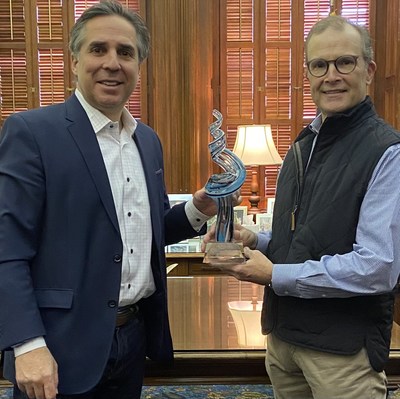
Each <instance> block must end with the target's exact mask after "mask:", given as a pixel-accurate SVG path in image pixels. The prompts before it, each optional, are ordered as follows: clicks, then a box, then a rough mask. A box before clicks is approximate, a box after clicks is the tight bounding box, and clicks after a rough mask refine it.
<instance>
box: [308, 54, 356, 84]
mask: <svg viewBox="0 0 400 399" xmlns="http://www.w3.org/2000/svg"><path fill="white" fill-rule="evenodd" d="M358 58H359V56H357V55H342V56H341V57H338V58H336V60H324V59H323V58H314V59H313V60H311V61H308V62H307V68H308V72H310V74H311V75H312V76H314V77H316V78H320V77H322V76H324V75H325V74H326V73H327V72H328V69H329V64H331V63H333V65H335V68H336V70H337V71H338V72H340V73H342V74H344V75H346V74H348V73H351V72H353V71H354V70H355V69H356V66H357V59H358Z"/></svg>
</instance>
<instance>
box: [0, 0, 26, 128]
mask: <svg viewBox="0 0 400 399" xmlns="http://www.w3.org/2000/svg"><path fill="white" fill-rule="evenodd" d="M0 26H1V28H0V99H1V103H0V126H1V124H2V122H3V121H4V119H5V118H6V117H7V116H9V115H10V114H12V113H14V112H17V111H23V110H26V109H27V108H28V105H29V99H28V92H27V87H28V76H27V75H28V71H27V54H26V43H25V38H26V33H25V27H26V19H25V13H24V1H23V0H2V1H1V2H0Z"/></svg>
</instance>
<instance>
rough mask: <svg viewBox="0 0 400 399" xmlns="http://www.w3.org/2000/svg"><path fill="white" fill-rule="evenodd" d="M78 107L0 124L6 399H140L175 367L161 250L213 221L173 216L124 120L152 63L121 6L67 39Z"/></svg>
mask: <svg viewBox="0 0 400 399" xmlns="http://www.w3.org/2000/svg"><path fill="white" fill-rule="evenodd" d="M70 49H71V52H72V59H73V64H72V70H73V72H74V75H75V77H76V81H77V89H76V92H75V94H74V95H73V96H72V97H71V98H70V99H68V100H67V101H66V102H65V103H63V104H58V105H53V106H49V107H45V108H41V109H36V110H31V111H27V112H21V113H17V114H15V115H12V116H10V117H9V118H8V119H7V120H6V122H5V124H4V127H3V130H2V133H1V138H0V274H1V279H0V300H1V307H0V349H2V350H3V351H4V352H3V355H4V375H5V377H6V378H8V379H10V380H11V381H12V382H13V383H14V398H27V397H28V398H37V399H54V398H56V397H57V398H81V399H95V398H96V399H99V398H102V399H105V398H107V399H125V398H129V399H135V398H140V393H141V387H142V381H143V373H144V361H145V357H146V356H148V357H150V358H152V359H155V360H160V361H169V360H171V359H172V356H173V351H172V343H171V336H170V330H169V324H168V315H167V295H166V262H165V253H164V247H165V245H168V244H171V243H174V242H178V241H180V240H182V239H184V238H188V237H193V236H196V235H198V234H199V233H203V232H204V222H205V221H206V220H207V219H208V218H209V217H210V216H212V215H214V214H215V213H216V205H215V203H214V201H213V200H212V199H210V198H209V197H207V196H206V195H205V192H204V190H203V189H202V190H199V191H198V192H196V193H195V194H194V196H193V200H192V201H189V202H187V203H184V204H180V205H177V206H175V207H173V208H172V209H170V206H169V202H168V197H167V194H166V190H165V186H164V176H163V174H164V166H163V155H162V148H161V144H160V141H159V139H158V137H157V135H156V134H155V132H154V131H153V130H152V129H151V128H150V127H148V126H146V125H144V124H143V123H141V122H139V121H137V120H135V119H134V118H133V117H132V116H131V115H130V114H129V112H128V111H127V110H126V109H125V108H124V106H125V103H126V101H127V100H128V98H129V96H130V95H131V93H132V91H133V90H134V89H135V87H136V83H137V81H138V76H139V68H140V64H141V63H142V62H143V61H144V60H145V58H146V57H147V55H148V51H149V33H148V30H147V28H146V26H145V24H144V23H143V21H142V20H141V19H140V17H139V16H138V15H137V14H135V13H133V12H131V11H129V10H128V9H125V8H123V7H122V6H121V5H120V4H119V3H118V2H114V1H106V2H102V3H99V4H96V5H94V6H93V7H91V8H89V9H87V10H86V11H85V12H84V13H83V15H82V16H81V17H80V18H79V20H78V21H77V23H76V24H75V26H74V28H73V29H72V32H71V43H70Z"/></svg>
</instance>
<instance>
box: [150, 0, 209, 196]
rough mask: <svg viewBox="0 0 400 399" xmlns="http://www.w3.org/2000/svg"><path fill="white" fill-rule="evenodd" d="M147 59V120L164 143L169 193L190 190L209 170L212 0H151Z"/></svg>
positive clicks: (204, 177)
mask: <svg viewBox="0 0 400 399" xmlns="http://www.w3.org/2000/svg"><path fill="white" fill-rule="evenodd" d="M146 4H147V22H148V25H149V28H150V32H151V35H152V51H151V54H150V57H149V60H148V64H149V74H148V88H149V90H148V91H149V104H148V116H149V124H150V125H151V126H152V127H153V128H154V129H155V130H156V131H157V132H158V134H159V135H160V138H161V141H162V143H163V147H164V156H165V180H166V185H167V189H168V191H169V192H171V193H190V192H194V191H195V190H196V189H198V188H200V187H201V186H202V185H204V183H205V181H206V180H207V178H208V175H209V166H208V165H209V163H208V157H206V155H207V154H206V153H205V149H207V143H208V124H209V123H210V121H211V109H212V90H211V78H212V43H213V39H212V34H213V29H212V10H213V7H212V0H152V1H148V2H147V3H146Z"/></svg>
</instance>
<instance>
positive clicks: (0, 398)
mask: <svg viewBox="0 0 400 399" xmlns="http://www.w3.org/2000/svg"><path fill="white" fill-rule="evenodd" d="M273 398H274V395H273V393H272V388H271V386H270V385H183V386H178V385H168V386H144V387H143V391H142V397H141V399H273ZM0 399H12V392H11V388H0Z"/></svg>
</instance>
